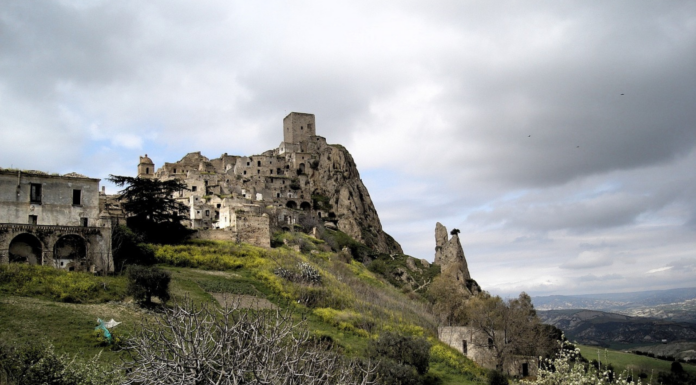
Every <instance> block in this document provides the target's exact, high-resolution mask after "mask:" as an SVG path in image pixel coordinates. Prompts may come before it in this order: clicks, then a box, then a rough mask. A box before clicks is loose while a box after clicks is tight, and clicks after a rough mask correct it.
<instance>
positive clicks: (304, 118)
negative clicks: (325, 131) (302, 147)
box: [283, 112, 316, 144]
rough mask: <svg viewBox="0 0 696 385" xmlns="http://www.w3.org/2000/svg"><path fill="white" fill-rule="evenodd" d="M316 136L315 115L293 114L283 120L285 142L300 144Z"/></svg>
mask: <svg viewBox="0 0 696 385" xmlns="http://www.w3.org/2000/svg"><path fill="white" fill-rule="evenodd" d="M315 135H316V126H315V123H314V114H304V113H301V112H291V113H290V114H289V115H288V116H286V117H285V119H283V141H284V142H285V143H292V144H299V143H300V142H303V141H306V140H308V139H309V137H310V136H315Z"/></svg>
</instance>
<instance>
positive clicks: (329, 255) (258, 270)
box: [0, 233, 486, 384]
mask: <svg viewBox="0 0 696 385" xmlns="http://www.w3.org/2000/svg"><path fill="white" fill-rule="evenodd" d="M282 236H283V235H281V237H282ZM286 236H287V238H291V239H290V242H288V243H290V245H288V246H281V247H278V248H275V249H271V250H266V249H262V248H257V247H253V246H250V245H246V244H237V243H234V242H222V241H193V242H189V243H186V244H182V245H151V246H149V247H150V248H151V249H152V250H153V251H154V258H155V262H156V263H157V265H158V266H159V267H160V268H161V269H164V270H165V271H168V272H169V274H170V275H171V283H170V285H169V292H170V295H171V299H172V300H171V301H170V303H171V304H174V303H177V302H181V301H183V300H184V299H185V298H188V299H189V300H191V301H193V302H194V303H196V304H197V306H199V305H203V304H207V305H208V306H215V307H220V306H221V305H220V302H221V298H222V297H223V295H224V296H227V297H232V298H237V299H246V300H251V301H254V302H257V303H260V304H263V306H270V307H271V308H276V309H285V310H286V311H289V312H290V314H292V315H293V317H295V318H296V319H298V320H299V319H303V318H304V319H305V321H304V322H305V323H306V327H307V330H309V331H310V336H311V338H313V339H316V340H317V341H325V342H329V343H330V345H331V346H332V349H334V351H336V352H338V353H340V354H341V355H342V356H345V357H349V358H353V359H368V358H370V357H372V358H373V359H375V360H376V359H377V358H376V357H375V356H374V351H375V350H378V349H377V348H376V347H375V346H374V341H378V340H379V339H380V338H383V337H384V336H386V335H398V336H403V337H405V338H409V339H415V340H418V339H421V340H422V341H426V342H425V343H421V344H420V346H426V345H427V346H429V348H428V349H427V353H428V354H427V364H428V365H427V370H425V371H424V370H423V366H421V367H420V370H417V369H414V371H413V372H411V369H408V368H407V369H404V373H406V372H408V373H410V374H409V375H411V374H413V376H414V377H413V378H415V379H416V380H417V381H418V383H432V384H437V383H440V384H450V383H451V384H455V383H456V384H474V383H484V382H485V374H486V371H485V370H483V369H481V368H480V367H478V366H477V365H475V364H474V363H473V362H472V361H470V360H469V359H467V358H465V357H464V356H462V355H461V354H460V353H458V352H456V351H455V350H454V349H451V348H450V347H448V346H446V345H444V344H443V343H441V342H440V341H439V340H437V338H436V336H437V329H436V325H437V322H436V320H435V319H434V318H433V316H432V315H431V312H430V308H429V307H430V304H429V303H428V301H427V300H426V299H425V298H424V297H423V296H422V295H416V294H415V293H412V292H411V291H410V290H405V289H399V288H396V287H394V286H393V285H392V284H390V283H389V282H388V280H387V279H385V278H384V277H383V276H381V275H380V274H377V273H374V272H372V271H370V270H368V269H367V268H366V267H365V265H364V264H363V263H360V262H358V261H356V260H355V259H353V258H352V256H350V255H345V254H342V253H340V252H339V253H336V252H335V251H333V250H332V249H331V248H330V247H328V246H327V245H326V243H325V241H323V240H319V239H314V238H312V237H308V236H306V235H304V234H300V233H294V234H287V235H286ZM298 243H305V245H304V246H303V247H304V249H305V251H306V252H305V253H303V252H298V251H295V250H294V249H293V246H294V245H296V244H298ZM0 268H1V269H2V270H0V293H1V294H2V296H1V297H0V339H1V340H2V341H4V342H6V343H10V344H23V343H26V342H28V341H36V340H38V341H42V343H44V342H45V343H51V344H53V345H54V346H55V350H56V351H57V352H59V353H60V354H72V355H74V354H78V357H77V361H80V360H84V361H88V360H91V359H92V357H94V355H96V354H97V353H99V352H100V351H103V353H102V354H101V356H100V357H99V362H100V363H103V364H109V365H113V363H116V362H119V361H120V356H121V354H123V353H122V351H119V350H118V349H113V348H112V347H111V346H110V345H107V344H105V342H104V340H103V339H99V338H98V337H97V336H95V333H94V327H95V326H96V322H95V321H96V319H97V318H102V319H105V320H106V319H110V318H114V319H116V320H117V321H120V322H123V323H122V324H121V325H119V326H118V327H117V328H116V329H114V330H113V332H114V333H115V335H116V336H117V337H119V339H124V340H125V339H126V338H127V337H130V336H133V335H134V334H133V333H135V332H136V331H137V330H139V329H137V327H138V325H139V324H140V323H141V322H142V321H147V320H151V319H153V318H154V317H158V310H157V309H156V308H151V309H152V310H148V309H147V308H146V309H143V308H140V307H139V306H136V304H135V303H133V302H132V300H131V298H132V297H131V296H129V295H128V294H127V288H128V282H127V280H126V277H125V276H122V275H119V276H114V277H99V276H94V275H91V274H88V273H72V272H65V271H61V270H55V269H51V268H44V267H40V266H28V265H9V266H0ZM153 310H154V312H153ZM390 333H391V334H390ZM42 346H46V345H45V344H44V345H42ZM390 359H392V358H390ZM381 360H386V358H384V357H382V358H381ZM77 361H76V362H77ZM404 365H406V366H409V365H410V364H408V363H404ZM413 367H414V368H415V366H413ZM387 375H395V376H396V375H403V373H391V374H390V373H386V374H385V373H382V376H387Z"/></svg>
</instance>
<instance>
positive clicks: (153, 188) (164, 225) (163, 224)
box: [108, 175, 189, 243]
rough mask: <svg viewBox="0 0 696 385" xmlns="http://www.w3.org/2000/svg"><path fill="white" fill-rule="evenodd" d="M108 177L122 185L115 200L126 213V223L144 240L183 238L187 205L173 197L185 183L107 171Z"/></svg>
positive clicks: (166, 240) (159, 240) (160, 240)
mask: <svg viewBox="0 0 696 385" xmlns="http://www.w3.org/2000/svg"><path fill="white" fill-rule="evenodd" d="M108 180H109V181H110V182H112V183H114V184H115V185H116V186H119V187H125V188H124V189H123V190H121V191H120V192H119V195H118V200H119V201H121V202H122V203H121V205H122V207H123V210H124V211H126V213H127V214H128V219H127V224H128V227H130V228H131V229H133V230H135V231H137V232H139V233H141V234H143V236H144V238H145V241H148V242H155V243H176V242H178V241H181V240H182V239H184V238H186V236H187V235H188V233H189V231H188V230H187V229H186V227H185V226H184V225H182V224H181V221H183V220H186V219H188V207H187V206H186V205H185V204H183V203H182V202H179V201H177V200H176V199H174V193H175V192H179V191H183V190H186V189H187V188H186V184H184V183H182V182H180V181H178V180H174V179H172V180H165V181H163V180H159V179H154V178H153V179H149V178H138V177H135V178H134V177H130V176H118V175H110V176H109V178H108Z"/></svg>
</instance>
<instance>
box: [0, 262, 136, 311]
mask: <svg viewBox="0 0 696 385" xmlns="http://www.w3.org/2000/svg"><path fill="white" fill-rule="evenodd" d="M126 286H127V282H126V279H125V278H124V277H109V276H107V277H102V276H97V275H94V274H91V273H86V272H69V271H65V270H61V269H54V268H52V267H48V266H37V265H27V264H15V263H13V264H9V265H0V293H4V294H10V295H20V296H32V297H40V298H46V299H53V300H57V301H62V302H73V303H100V302H107V301H114V300H121V299H123V298H124V297H125V296H126Z"/></svg>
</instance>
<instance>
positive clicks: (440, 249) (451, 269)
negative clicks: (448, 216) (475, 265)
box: [433, 222, 481, 294]
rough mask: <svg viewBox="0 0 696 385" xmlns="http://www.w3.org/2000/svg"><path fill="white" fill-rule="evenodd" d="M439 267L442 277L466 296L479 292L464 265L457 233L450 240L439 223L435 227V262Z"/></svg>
mask: <svg viewBox="0 0 696 385" xmlns="http://www.w3.org/2000/svg"><path fill="white" fill-rule="evenodd" d="M433 263H434V264H436V265H440V269H441V271H442V273H441V274H442V276H443V277H445V278H446V279H449V280H451V281H452V283H453V284H454V285H456V286H458V287H460V288H461V289H462V291H463V292H464V293H466V294H476V293H479V292H481V288H480V287H479V285H478V283H476V281H475V280H473V279H472V278H471V274H470V273H469V266H468V265H467V263H466V257H465V256H464V250H463V249H462V244H461V242H460V241H459V234H458V231H453V234H452V238H450V237H449V234H448V233H447V228H446V227H445V226H443V225H442V224H441V223H440V222H438V223H437V224H436V225H435V261H434V262H433Z"/></svg>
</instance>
